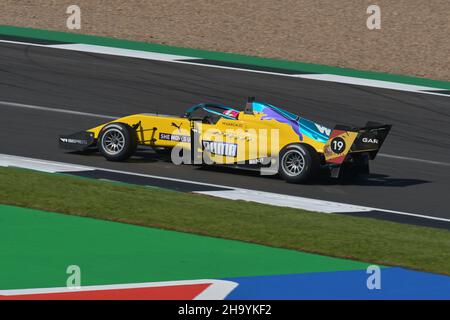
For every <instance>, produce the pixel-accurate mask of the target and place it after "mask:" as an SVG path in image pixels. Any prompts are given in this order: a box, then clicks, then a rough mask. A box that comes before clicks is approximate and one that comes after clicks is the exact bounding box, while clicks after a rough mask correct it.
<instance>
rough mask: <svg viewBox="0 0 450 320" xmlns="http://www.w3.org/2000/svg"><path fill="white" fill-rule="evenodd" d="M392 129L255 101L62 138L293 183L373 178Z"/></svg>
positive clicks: (125, 121) (122, 155)
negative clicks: (335, 121) (145, 150)
mask: <svg viewBox="0 0 450 320" xmlns="http://www.w3.org/2000/svg"><path fill="white" fill-rule="evenodd" d="M390 129H391V125H383V124H379V123H374V122H368V123H367V124H366V126H365V127H363V128H353V127H349V126H342V125H336V126H335V127H334V129H330V128H328V127H326V126H323V125H320V124H318V123H315V122H313V121H311V120H308V119H306V118H302V117H300V116H298V115H295V114H293V113H291V112H288V111H286V110H283V109H281V108H278V107H275V106H273V105H271V104H268V103H264V102H257V101H255V99H254V98H249V99H248V102H247V103H246V105H245V107H244V108H237V107H236V108H235V107H229V106H224V105H219V104H198V105H195V106H193V107H191V108H189V109H188V110H187V111H186V113H185V114H184V115H183V116H169V115H161V114H147V113H142V114H135V115H131V116H127V117H123V118H119V119H116V120H114V121H111V122H108V123H105V124H102V125H99V126H97V127H95V128H92V129H89V130H86V131H82V132H77V133H74V134H71V135H63V136H60V137H59V144H60V147H61V148H64V149H70V150H78V151H85V150H89V149H98V150H99V151H100V152H101V153H102V154H103V156H104V157H105V158H106V159H108V160H111V161H124V160H126V159H128V158H129V157H131V156H132V155H133V154H134V153H135V151H136V149H137V147H138V146H149V147H152V148H154V149H155V150H159V151H160V150H169V151H170V154H171V159H172V161H173V162H174V163H175V164H215V165H228V166H241V167H247V168H266V169H267V172H269V173H270V172H271V173H279V175H280V176H281V177H282V178H283V179H285V180H286V181H288V182H294V183H301V182H305V181H308V180H310V179H312V178H314V177H316V176H317V175H318V173H319V170H320V169H325V170H327V171H328V172H329V173H330V175H331V176H332V177H339V176H342V175H343V173H351V174H352V175H354V174H368V173H369V160H373V159H374V158H375V157H376V155H377V153H378V150H379V149H380V147H381V145H382V144H383V142H384V140H385V138H386V136H387V135H388V133H389V131H390Z"/></svg>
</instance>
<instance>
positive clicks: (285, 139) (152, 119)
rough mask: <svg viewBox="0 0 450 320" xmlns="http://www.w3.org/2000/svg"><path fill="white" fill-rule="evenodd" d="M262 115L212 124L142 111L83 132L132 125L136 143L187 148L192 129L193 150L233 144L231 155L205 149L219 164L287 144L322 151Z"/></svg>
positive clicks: (316, 144)
mask: <svg viewBox="0 0 450 320" xmlns="http://www.w3.org/2000/svg"><path fill="white" fill-rule="evenodd" d="M263 116H264V114H263V113H260V112H255V113H253V114H246V113H245V112H243V111H242V112H240V113H239V116H238V117H237V119H226V118H220V119H219V120H218V121H217V122H216V123H215V124H208V123H201V121H192V120H190V119H188V118H184V117H176V116H167V115H157V114H145V113H144V114H135V115H130V116H127V117H123V118H119V119H116V120H114V121H111V122H109V123H106V124H102V125H100V126H97V127H95V128H92V129H89V130H87V131H88V132H92V133H93V134H94V138H95V139H98V137H99V134H100V132H101V130H102V128H103V127H104V126H105V125H107V124H110V123H114V122H120V123H125V124H128V125H129V126H131V127H134V128H136V132H137V139H138V144H140V145H147V146H151V147H166V148H173V147H175V146H177V145H178V146H182V147H184V148H186V149H190V147H191V142H190V140H191V129H194V131H195V132H197V133H198V134H199V139H200V140H201V141H199V143H198V144H197V148H198V150H197V151H200V152H205V151H210V150H205V145H204V144H205V142H208V143H209V142H224V143H225V144H226V146H230V145H231V146H232V147H233V150H232V151H234V146H235V147H236V154H232V155H230V154H223V152H219V154H215V153H214V152H209V154H210V158H211V159H212V160H213V161H214V162H215V163H221V164H231V163H236V162H242V161H249V160H254V159H260V158H265V157H271V156H276V155H278V153H279V151H280V150H281V149H282V148H283V147H285V146H286V145H289V144H291V143H303V144H307V145H309V146H311V147H312V148H314V149H315V150H316V151H317V152H318V153H320V154H322V153H323V152H324V146H325V143H321V142H318V141H316V140H314V139H311V138H309V137H307V136H303V140H302V141H300V140H299V136H298V135H297V134H296V133H295V132H294V130H293V129H292V127H291V126H290V125H288V124H286V123H281V122H279V121H277V120H274V119H270V120H267V119H265V120H262V119H261V118H262V117H263ZM202 142H203V143H202ZM201 149H203V150H201ZM226 151H227V152H230V150H226ZM227 152H225V153H227Z"/></svg>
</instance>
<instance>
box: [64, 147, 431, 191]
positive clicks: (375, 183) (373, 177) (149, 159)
mask: <svg viewBox="0 0 450 320" xmlns="http://www.w3.org/2000/svg"><path fill="white" fill-rule="evenodd" d="M71 153H73V154H83V155H90V156H95V157H99V158H103V156H102V155H100V154H99V153H98V152H82V153H80V152H76V151H75V152H71ZM126 162H127V163H156V162H165V163H171V159H170V153H164V152H160V153H158V152H154V151H150V152H149V150H146V149H144V150H138V151H137V152H136V154H135V155H134V156H133V157H132V158H130V159H128V160H127V161H126ZM195 170H200V171H211V172H217V173H226V174H234V175H239V176H245V177H255V178H258V179H271V180H274V181H275V180H276V181H280V177H279V176H278V175H277V174H276V175H261V174H260V171H259V170H248V169H242V168H236V167H227V166H219V165H203V166H195ZM430 182H431V181H427V180H420V179H410V178H393V177H390V176H389V175H385V174H369V175H365V176H358V177H352V178H348V177H346V178H339V179H334V178H331V177H329V175H328V173H327V172H325V171H324V172H321V174H320V176H319V177H318V178H317V179H315V180H313V181H310V182H308V183H306V184H307V185H320V186H339V185H341V186H343V185H354V186H371V187H409V186H413V185H419V184H424V183H430Z"/></svg>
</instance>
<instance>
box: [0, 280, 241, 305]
mask: <svg viewBox="0 0 450 320" xmlns="http://www.w3.org/2000/svg"><path fill="white" fill-rule="evenodd" d="M196 284H210V286H209V287H207V288H206V289H205V290H204V291H203V292H201V293H200V294H199V295H197V296H196V297H195V298H194V300H223V299H225V298H226V296H227V295H228V294H230V293H231V291H233V290H234V289H235V288H236V287H237V286H238V284H237V283H236V282H234V281H228V280H216V279H204V280H180V281H158V282H144V283H127V284H111V285H99V286H83V287H80V288H79V289H78V288H69V287H56V288H36V289H14V290H0V296H18V295H37V294H55V293H74V292H89V291H109V290H121V289H138V288H159V287H167V286H170V287H172V286H186V285H196Z"/></svg>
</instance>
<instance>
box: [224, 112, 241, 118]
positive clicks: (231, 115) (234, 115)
mask: <svg viewBox="0 0 450 320" xmlns="http://www.w3.org/2000/svg"><path fill="white" fill-rule="evenodd" d="M222 113H223V114H224V115H227V116H229V117H233V118H234V119H237V117H238V115H239V112H237V111H236V110H225V111H224V112H222Z"/></svg>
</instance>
